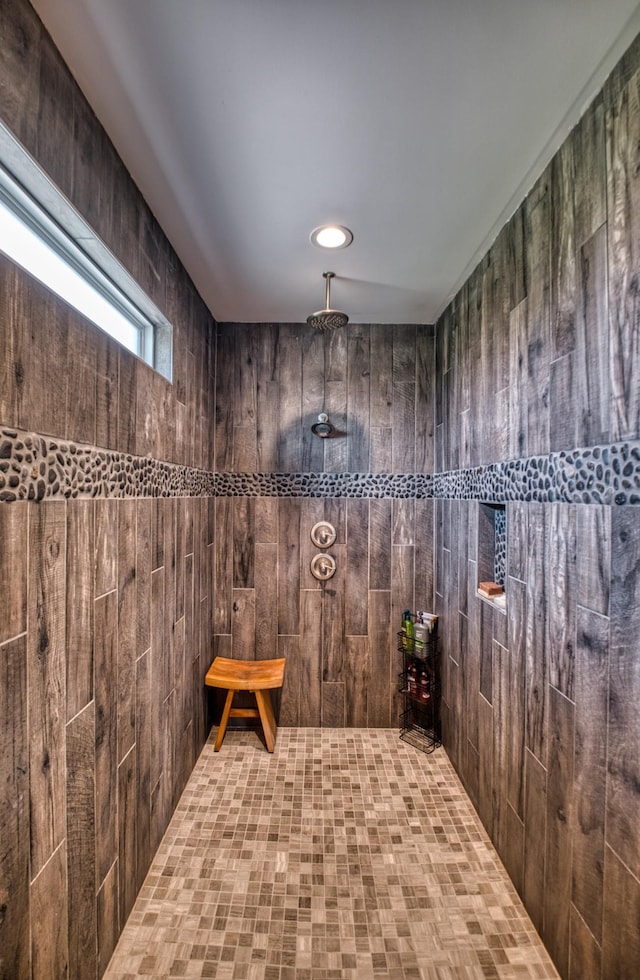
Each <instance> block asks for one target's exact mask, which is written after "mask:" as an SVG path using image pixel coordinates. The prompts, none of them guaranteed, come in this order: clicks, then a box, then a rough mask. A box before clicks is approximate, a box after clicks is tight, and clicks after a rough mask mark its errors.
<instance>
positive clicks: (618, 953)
mask: <svg viewBox="0 0 640 980" xmlns="http://www.w3.org/2000/svg"><path fill="white" fill-rule="evenodd" d="M604 884H605V890H604V932H603V941H602V976H603V977H616V978H617V977H619V978H620V980H634V978H635V977H637V975H638V963H640V931H639V930H638V922H640V882H638V879H637V878H636V877H635V876H634V875H632V874H631V873H630V871H629V868H627V867H625V865H624V864H623V862H622V861H621V860H620V857H619V856H618V855H617V854H616V853H615V851H613V850H612V849H611V848H610V847H607V848H606V849H605V859H604Z"/></svg>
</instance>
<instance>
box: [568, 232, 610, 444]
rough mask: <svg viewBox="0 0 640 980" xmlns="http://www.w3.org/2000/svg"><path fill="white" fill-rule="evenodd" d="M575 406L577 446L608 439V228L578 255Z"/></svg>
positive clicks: (591, 238)
mask: <svg viewBox="0 0 640 980" xmlns="http://www.w3.org/2000/svg"><path fill="white" fill-rule="evenodd" d="M578 261H579V278H578V295H577V312H576V350H575V365H576V368H575V388H574V397H575V410H576V416H577V434H576V439H577V443H576V445H578V446H591V445H594V444H595V445H598V444H602V443H607V442H609V433H610V423H611V392H610V378H609V363H610V351H609V344H610V339H609V291H608V290H609V286H608V278H607V228H606V225H602V227H600V228H598V229H597V230H596V231H595V232H594V234H593V235H592V236H591V237H590V238H588V239H587V241H586V242H585V243H584V245H583V246H582V248H581V249H580V252H579V255H578Z"/></svg>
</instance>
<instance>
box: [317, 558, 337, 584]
mask: <svg viewBox="0 0 640 980" xmlns="http://www.w3.org/2000/svg"><path fill="white" fill-rule="evenodd" d="M335 572H336V560H335V558H334V557H333V555H324V554H319V555H314V556H313V558H312V559H311V574H312V575H313V577H314V578H317V579H318V581H319V582H326V581H327V579H330V578H332V577H333V576H334V575H335Z"/></svg>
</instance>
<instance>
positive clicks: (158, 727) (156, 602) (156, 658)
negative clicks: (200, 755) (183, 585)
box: [149, 568, 195, 793]
mask: <svg viewBox="0 0 640 980" xmlns="http://www.w3.org/2000/svg"><path fill="white" fill-rule="evenodd" d="M163 613H164V568H157V569H156V570H155V571H154V572H152V573H151V650H150V653H151V659H150V662H149V663H150V671H151V701H150V713H149V720H150V725H151V791H152V793H153V788H154V786H155V785H156V783H157V782H158V780H159V778H160V775H161V773H162V769H163V766H164V763H165V759H164V754H163V741H162V733H163V721H164V718H163V711H162V705H163V703H164V700H165V698H166V697H167V694H168V693H169V690H170V687H169V684H170V677H169V676H168V671H167V664H166V657H165V635H164V628H163V627H164V615H163ZM192 636H193V641H195V631H194V633H193V634H192ZM194 645H195V643H194Z"/></svg>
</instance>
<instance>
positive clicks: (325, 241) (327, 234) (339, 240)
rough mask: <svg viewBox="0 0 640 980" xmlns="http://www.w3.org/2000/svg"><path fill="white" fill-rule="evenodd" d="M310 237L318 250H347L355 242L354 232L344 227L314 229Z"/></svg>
mask: <svg viewBox="0 0 640 980" xmlns="http://www.w3.org/2000/svg"><path fill="white" fill-rule="evenodd" d="M310 237H311V243H312V244H313V245H317V246H318V248H346V247H347V245H351V242H352V241H353V232H352V231H349V229H348V228H345V227H344V225H321V226H320V227H319V228H314V229H313V231H312V232H311V236H310Z"/></svg>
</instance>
